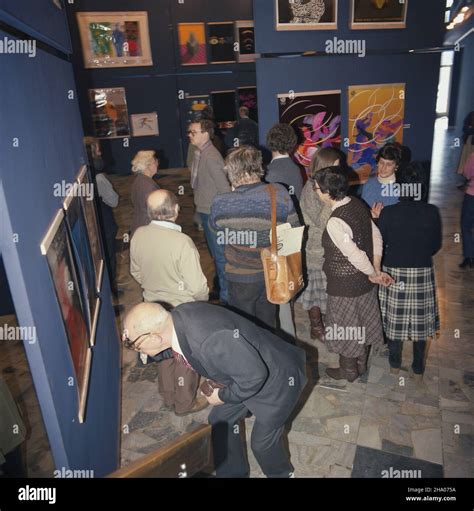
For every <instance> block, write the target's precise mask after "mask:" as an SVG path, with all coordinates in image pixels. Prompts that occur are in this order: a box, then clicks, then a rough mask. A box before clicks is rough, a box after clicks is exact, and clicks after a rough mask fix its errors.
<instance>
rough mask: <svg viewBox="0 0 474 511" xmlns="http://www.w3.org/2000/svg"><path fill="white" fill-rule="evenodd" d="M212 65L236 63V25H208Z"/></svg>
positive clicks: (230, 23)
mask: <svg viewBox="0 0 474 511" xmlns="http://www.w3.org/2000/svg"><path fill="white" fill-rule="evenodd" d="M207 28H208V31H209V48H210V50H211V64H229V63H231V62H235V56H236V52H235V48H234V24H233V23H232V22H229V23H228V22H226V23H208V24H207Z"/></svg>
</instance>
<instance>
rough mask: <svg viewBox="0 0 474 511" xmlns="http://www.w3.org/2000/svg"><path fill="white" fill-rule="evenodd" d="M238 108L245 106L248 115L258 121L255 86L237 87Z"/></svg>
mask: <svg viewBox="0 0 474 511" xmlns="http://www.w3.org/2000/svg"><path fill="white" fill-rule="evenodd" d="M237 96H238V100H239V108H240V107H241V106H246V107H247V108H248V109H249V117H250V119H252V120H253V121H255V122H258V103H257V87H255V86H254V87H239V88H238V89H237Z"/></svg>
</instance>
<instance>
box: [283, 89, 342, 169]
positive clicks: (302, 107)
mask: <svg viewBox="0 0 474 511" xmlns="http://www.w3.org/2000/svg"><path fill="white" fill-rule="evenodd" d="M278 106H279V118H280V122H282V123H285V124H289V125H290V126H293V128H294V129H295V131H296V133H297V135H298V144H297V146H296V148H295V152H294V153H293V158H294V159H295V161H296V162H297V163H298V164H300V165H302V166H303V167H305V168H307V167H308V166H309V164H310V163H311V159H312V157H313V155H314V153H315V152H316V151H318V149H319V148H323V147H334V148H336V149H338V148H339V147H340V144H341V91H340V90H332V91H322V92H304V93H298V94H279V95H278Z"/></svg>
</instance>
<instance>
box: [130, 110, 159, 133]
mask: <svg viewBox="0 0 474 511" xmlns="http://www.w3.org/2000/svg"><path fill="white" fill-rule="evenodd" d="M130 120H131V122H132V134H133V136H134V137H149V136H153V135H154V136H157V135H159V134H160V132H159V129H158V115H157V113H156V112H150V113H149V114H132V115H130Z"/></svg>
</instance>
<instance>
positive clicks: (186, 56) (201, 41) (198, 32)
mask: <svg viewBox="0 0 474 511" xmlns="http://www.w3.org/2000/svg"><path fill="white" fill-rule="evenodd" d="M178 40H179V55H180V58H181V65H182V66H201V65H204V64H207V57H206V31H205V27H204V23H178Z"/></svg>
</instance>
